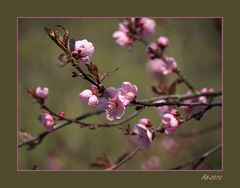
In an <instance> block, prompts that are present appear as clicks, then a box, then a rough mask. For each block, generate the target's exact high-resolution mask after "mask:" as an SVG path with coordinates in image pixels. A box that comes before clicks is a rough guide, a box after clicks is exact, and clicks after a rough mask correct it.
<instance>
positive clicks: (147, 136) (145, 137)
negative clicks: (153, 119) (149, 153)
mask: <svg viewBox="0 0 240 188" xmlns="http://www.w3.org/2000/svg"><path fill="white" fill-rule="evenodd" d="M133 132H134V133H135V134H136V135H137V143H138V144H139V145H142V146H143V148H145V149H147V148H149V147H150V145H151V143H152V139H153V134H152V132H151V131H150V129H149V128H148V127H147V126H146V125H144V124H141V123H138V124H136V125H135V126H134V127H133Z"/></svg>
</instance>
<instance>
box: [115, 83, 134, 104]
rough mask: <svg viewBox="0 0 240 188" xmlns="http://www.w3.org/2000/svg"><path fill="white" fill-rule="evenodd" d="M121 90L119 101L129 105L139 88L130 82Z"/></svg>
mask: <svg viewBox="0 0 240 188" xmlns="http://www.w3.org/2000/svg"><path fill="white" fill-rule="evenodd" d="M118 90H119V99H120V100H121V101H122V103H123V104H124V105H128V104H129V103H130V102H131V101H132V100H133V99H134V98H135V97H136V95H137V92H138V88H137V86H136V85H134V84H131V83H130V82H123V83H122V85H121V87H120V88H119V89H118Z"/></svg>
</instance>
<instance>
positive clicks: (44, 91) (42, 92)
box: [35, 87, 49, 99]
mask: <svg viewBox="0 0 240 188" xmlns="http://www.w3.org/2000/svg"><path fill="white" fill-rule="evenodd" d="M48 92H49V91H48V88H47V87H44V88H42V87H37V88H36V90H35V93H36V96H37V97H38V98H40V99H46V98H47V97H48Z"/></svg>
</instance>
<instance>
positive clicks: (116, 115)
mask: <svg viewBox="0 0 240 188" xmlns="http://www.w3.org/2000/svg"><path fill="white" fill-rule="evenodd" d="M99 107H100V108H102V109H105V112H106V118H107V119H108V120H109V121H113V120H114V119H121V117H122V116H123V115H124V112H125V106H124V104H123V103H122V101H121V100H120V99H119V91H118V89H116V88H113V87H110V88H107V89H106V90H105V92H104V94H103V97H101V98H100V100H99Z"/></svg>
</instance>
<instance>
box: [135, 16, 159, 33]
mask: <svg viewBox="0 0 240 188" xmlns="http://www.w3.org/2000/svg"><path fill="white" fill-rule="evenodd" d="M139 22H140V24H141V26H142V28H141V36H142V37H147V36H149V35H151V34H153V33H154V31H155V26H156V23H155V21H154V20H152V19H150V18H141V19H140V21H139Z"/></svg>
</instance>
